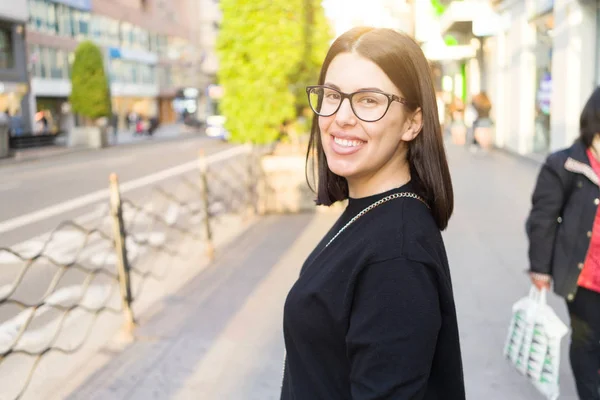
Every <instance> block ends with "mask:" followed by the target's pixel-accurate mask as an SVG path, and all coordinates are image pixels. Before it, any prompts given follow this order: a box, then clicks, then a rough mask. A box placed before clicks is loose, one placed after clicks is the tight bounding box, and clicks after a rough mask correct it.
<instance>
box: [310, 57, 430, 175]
mask: <svg viewBox="0 0 600 400" xmlns="http://www.w3.org/2000/svg"><path fill="white" fill-rule="evenodd" d="M324 85H326V86H330V87H333V88H336V89H338V90H340V91H341V92H344V93H353V92H356V91H359V90H362V89H375V90H379V91H382V92H385V93H389V94H394V95H396V96H398V97H400V98H403V97H404V96H403V94H402V93H401V92H400V90H399V89H398V88H397V87H396V86H395V85H394V84H393V83H392V81H391V80H390V79H389V78H388V76H387V75H386V74H385V72H383V70H382V69H381V68H379V66H378V65H377V64H375V63H374V62H372V61H370V60H369V59H367V58H364V57H362V56H360V55H358V54H355V53H341V54H339V55H337V56H336V57H335V58H334V59H333V60H332V62H331V64H330V65H329V68H328V70H327V74H326V76H325V83H324ZM366 101H368V99H367V100H366ZM420 115H421V113H420V112H415V113H413V112H410V111H409V110H408V109H406V108H405V107H404V105H402V104H401V103H399V102H397V101H393V102H392V103H391V105H390V107H389V109H388V111H387V113H386V114H385V116H384V117H383V118H382V119H380V120H379V121H375V122H364V121H362V120H360V119H358V118H357V117H356V115H355V114H354V112H353V111H352V108H351V106H350V102H349V100H348V99H345V100H344V101H343V102H342V104H341V106H340V108H339V110H338V111H337V112H336V113H335V114H333V115H331V116H329V117H319V129H320V131H321V142H322V144H323V150H324V151H325V155H326V157H327V164H328V166H329V169H330V170H331V171H332V172H333V173H335V174H336V175H339V176H342V177H344V178H346V179H347V180H348V183H349V184H352V182H353V181H354V182H357V181H360V180H364V179H366V180H369V179H370V178H372V177H374V176H375V175H377V176H378V178H377V180H381V178H382V176H381V174H383V175H393V174H395V173H397V172H398V171H399V169H400V166H402V165H403V164H405V162H406V149H407V145H406V143H405V142H407V141H409V140H412V139H414V137H416V135H417V134H418V133H419V131H420V128H421V126H420V124H421V120H420ZM415 116H416V118H415ZM383 178H385V176H384V177H383Z"/></svg>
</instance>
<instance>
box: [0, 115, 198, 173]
mask: <svg viewBox="0 0 600 400" xmlns="http://www.w3.org/2000/svg"><path fill="white" fill-rule="evenodd" d="M198 132H199V131H198V129H196V128H190V127H187V126H185V125H184V124H166V125H161V126H160V127H159V128H158V129H157V130H156V132H154V134H153V135H152V136H148V135H134V134H133V132H130V131H119V132H118V134H117V136H116V137H115V135H113V134H109V137H108V141H109V146H122V145H131V144H138V143H145V142H153V141H161V140H172V139H177V138H184V137H189V136H193V135H197V134H198ZM89 150H92V149H88V148H85V147H68V146H67V137H66V136H61V137H58V138H57V139H56V143H55V145H54V146H44V147H33V148H28V149H18V150H15V151H14V152H13V155H12V156H11V157H9V158H0V166H2V165H7V164H13V163H18V162H24V161H32V160H39V159H44V158H48V157H54V156H59V155H63V154H70V153H73V152H78V151H89Z"/></svg>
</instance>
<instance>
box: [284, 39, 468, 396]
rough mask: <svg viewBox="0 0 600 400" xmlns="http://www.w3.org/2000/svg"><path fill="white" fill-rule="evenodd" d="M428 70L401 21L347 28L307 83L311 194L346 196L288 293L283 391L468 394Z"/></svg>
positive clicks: (330, 199) (445, 183)
mask: <svg viewBox="0 0 600 400" xmlns="http://www.w3.org/2000/svg"><path fill="white" fill-rule="evenodd" d="M429 71H430V70H429V65H428V63H427V60H426V59H425V57H424V55H423V52H422V51H421V49H420V47H419V45H418V44H417V43H416V42H415V41H414V40H413V39H412V38H410V37H409V36H408V35H405V34H401V33H398V32H396V31H394V30H391V29H376V28H354V29H352V30H350V31H348V32H346V33H345V34H343V35H341V36H340V37H339V38H338V39H336V41H335V42H334V43H333V44H332V46H331V48H330V49H329V52H328V54H327V57H326V58H325V61H324V64H323V67H322V70H321V75H320V78H319V82H318V85H316V86H309V87H308V88H307V92H308V97H309V101H310V105H311V108H312V109H313V111H314V113H315V114H316V115H315V116H314V119H313V127H312V131H311V138H310V142H309V149H310V151H309V155H310V154H312V155H314V156H316V160H315V159H313V160H312V161H313V162H316V169H315V171H317V174H318V181H317V188H316V189H317V190H316V195H317V204H320V205H326V206H328V205H331V204H332V203H335V202H337V201H342V200H348V205H347V207H346V209H345V211H344V212H343V214H342V215H341V217H340V218H339V220H338V221H337V222H336V223H335V225H334V226H333V227H332V229H331V230H330V231H329V233H327V234H326V235H325V237H324V238H323V239H322V240H321V242H320V243H319V244H318V245H317V247H316V248H315V249H314V251H313V252H312V254H311V255H310V256H309V257H308V258H307V260H306V262H305V263H304V265H303V267H302V270H301V273H300V277H299V278H298V280H297V282H296V283H295V284H294V286H293V287H292V288H291V290H290V292H289V294H288V297H287V299H286V303H285V307H284V322H283V326H284V328H283V329H284V337H285V345H286V352H287V356H286V361H285V365H284V378H283V386H282V394H281V399H283V400H288V399H296V400H314V399H332V400H333V399H336V400H337V399H340V400H341V399H379V400H384V399H389V400H392V399H394V400H397V399H439V398H443V399H445V400H463V399H465V391H464V383H463V374H462V361H461V353H460V345H459V336H458V327H457V321H456V312H455V306H454V298H453V293H452V285H451V280H450V271H449V267H448V261H447V258H446V251H445V249H444V243H443V241H442V237H441V233H440V230H443V229H445V228H446V226H447V224H448V220H449V218H450V216H451V214H452V209H453V193H452V182H451V179H450V173H449V169H448V164H447V161H446V156H445V151H444V145H443V138H442V134H441V130H440V123H439V117H438V114H437V109H436V97H435V92H434V88H433V82H432V79H431V75H430V72H429ZM310 161H311V160H310V159H308V160H307V162H310Z"/></svg>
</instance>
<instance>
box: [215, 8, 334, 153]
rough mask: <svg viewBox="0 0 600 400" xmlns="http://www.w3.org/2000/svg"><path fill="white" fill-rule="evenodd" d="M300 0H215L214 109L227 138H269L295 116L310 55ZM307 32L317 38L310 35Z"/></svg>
mask: <svg viewBox="0 0 600 400" xmlns="http://www.w3.org/2000/svg"><path fill="white" fill-rule="evenodd" d="M306 1H308V0H253V1H247V0H221V2H220V5H221V11H222V15H223V20H222V21H223V22H222V23H221V29H220V32H219V38H218V41H217V52H218V55H219V72H218V79H219V83H220V84H221V85H222V86H223V89H224V97H223V99H222V100H221V102H220V110H221V111H222V113H223V114H224V115H225V116H226V117H227V123H226V126H227V129H228V130H229V131H230V132H231V140H232V141H235V142H253V143H270V142H272V141H274V140H275V139H276V138H277V136H278V135H279V130H280V127H281V125H282V123H283V122H284V121H286V120H292V119H294V118H295V117H296V98H295V94H296V92H297V88H298V87H299V85H298V84H297V82H299V81H300V78H301V76H303V75H301V72H303V71H304V70H305V69H306V68H303V65H304V64H307V60H306V55H307V54H310V53H307V50H306V47H307V43H306V42H307V40H306V37H307V35H306V32H307V28H306V24H307V14H306V10H305V5H304V3H305V2H306ZM310 1H311V2H315V3H316V1H317V0H310ZM323 19H324V16H323ZM311 37H314V39H313V40H317V37H316V35H311ZM324 45H325V46H327V45H328V42H327V41H325V43H324ZM316 58H319V57H317V56H315V59H316ZM313 61H314V60H312V59H311V60H310V62H311V63H312V62H313ZM320 62H322V59H320V60H318V63H320ZM302 90H304V89H302Z"/></svg>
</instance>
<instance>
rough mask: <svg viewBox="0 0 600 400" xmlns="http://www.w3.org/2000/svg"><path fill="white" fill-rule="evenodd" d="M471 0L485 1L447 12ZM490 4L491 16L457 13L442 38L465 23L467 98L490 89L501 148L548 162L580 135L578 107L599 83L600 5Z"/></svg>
mask: <svg viewBox="0 0 600 400" xmlns="http://www.w3.org/2000/svg"><path fill="white" fill-rule="evenodd" d="M469 2H470V3H471V4H475V3H480V2H479V1H478V0H465V1H462V2H446V6H447V10H448V9H450V8H451V7H452V5H453V4H456V3H462V5H464V4H465V3H469ZM486 3H487V4H486V5H487V6H489V7H490V9H491V10H492V15H485V16H483V15H480V16H479V17H478V16H476V15H470V16H469V15H462V16H459V15H455V16H453V19H454V24H453V25H452V24H450V25H447V26H446V27H445V28H443V29H442V33H443V34H445V33H449V32H452V31H453V30H456V29H457V28H458V27H459V26H462V29H463V30H465V31H469V30H470V34H471V35H472V38H473V39H475V42H474V43H473V47H474V49H475V50H476V55H475V56H473V57H471V58H467V59H465V60H463V63H464V65H466V74H465V79H466V81H467V84H466V86H467V88H468V89H467V91H466V93H465V100H466V101H468V100H469V97H470V96H471V95H472V94H474V93H476V92H478V91H480V90H483V91H485V92H486V93H487V94H488V96H489V97H490V99H491V101H492V107H493V108H492V116H493V119H494V121H495V124H496V145H497V146H498V147H501V148H505V149H507V150H510V151H512V152H515V153H518V154H522V155H526V156H529V157H531V158H534V159H538V160H543V159H544V158H545V157H546V156H547V155H548V154H549V153H550V152H553V151H555V150H557V149H561V148H564V147H567V146H569V145H570V144H571V143H572V142H573V140H574V139H575V138H576V137H577V136H578V135H579V116H580V113H581V109H582V108H583V106H584V104H585V102H586V100H587V98H588V97H589V95H590V94H591V93H592V91H593V90H594V88H595V87H596V86H597V85H598V84H599V83H600V52H599V47H600V23H599V21H600V14H599V7H600V1H597V0H520V1H516V0H493V1H487V2H486ZM480 14H481V13H480ZM444 18H445V16H444V15H443V16H442V19H444ZM450 19H452V18H450ZM459 22H462V23H463V24H462V25H460V24H459ZM465 22H466V24H465Z"/></svg>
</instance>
